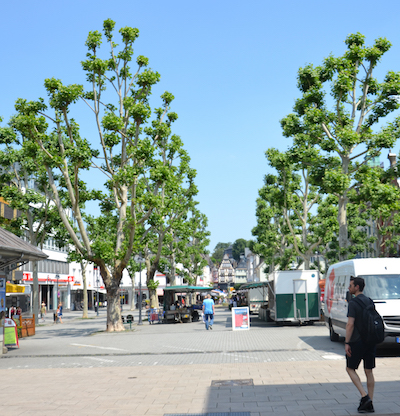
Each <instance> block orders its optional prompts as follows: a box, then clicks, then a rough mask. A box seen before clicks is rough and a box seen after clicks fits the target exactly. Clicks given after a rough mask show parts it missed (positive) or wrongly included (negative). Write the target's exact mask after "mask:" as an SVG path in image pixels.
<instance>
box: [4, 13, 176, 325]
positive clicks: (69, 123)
mask: <svg viewBox="0 0 400 416" xmlns="http://www.w3.org/2000/svg"><path fill="white" fill-rule="evenodd" d="M114 28H115V22H113V21H112V20H110V19H109V20H106V21H104V24H103V35H102V34H101V33H100V32H98V31H93V32H89V35H88V37H87V41H86V46H87V48H88V53H87V56H86V60H84V61H83V62H82V67H83V70H84V72H85V74H86V78H87V81H88V85H89V89H88V90H85V88H84V87H83V85H80V84H72V85H64V84H63V83H62V82H61V81H60V80H58V79H55V78H51V79H46V80H45V89H46V91H47V94H48V103H46V102H45V100H44V99H39V100H36V101H27V100H25V99H19V100H17V103H16V106H15V108H16V112H17V113H16V115H15V116H14V117H13V118H12V119H11V121H10V126H11V127H12V129H13V131H14V133H15V136H16V137H17V136H18V137H24V138H26V139H27V140H26V141H25V146H24V151H25V154H26V155H29V157H33V158H35V159H36V160H37V161H38V164H39V166H40V167H41V172H42V173H43V175H45V177H46V180H47V186H48V192H49V195H50V197H51V199H52V200H53V201H54V203H55V205H56V207H57V209H58V213H59V216H60V218H61V220H62V223H63V226H64V227H65V228H66V230H67V232H68V234H69V236H70V238H71V241H72V243H73V244H74V247H75V249H76V250H77V251H78V252H79V253H80V254H81V255H82V258H84V259H85V260H87V261H90V262H92V263H94V264H96V265H97V266H98V268H99V270H100V274H101V277H102V279H103V282H104V285H105V288H106V291H107V330H108V331H121V330H123V329H124V328H123V325H122V320H121V313H120V307H119V294H118V290H119V284H120V281H121V278H122V273H123V270H124V269H125V268H126V266H127V264H128V262H129V260H130V258H131V257H132V255H134V254H135V252H139V251H140V249H141V245H140V241H139V237H138V235H137V233H138V232H139V230H142V229H143V227H144V226H145V224H147V223H148V220H149V218H150V217H151V215H152V213H153V211H154V209H155V208H156V207H158V206H160V205H161V204H162V189H163V187H164V186H165V183H166V182H168V181H169V180H170V179H171V176H172V173H171V172H170V169H169V165H168V163H166V161H165V160H163V158H162V157H160V153H162V152H163V149H164V146H165V143H166V140H165V138H167V137H170V136H171V124H172V123H173V122H174V121H175V120H176V119H177V115H176V113H174V112H172V111H171V102H172V100H173V98H174V97H173V95H172V94H170V93H169V92H164V93H163V94H162V95H161V106H160V107H158V108H155V109H154V110H153V111H152V108H151V105H150V95H151V93H152V89H153V87H154V85H155V84H157V83H158V82H159V80H160V75H159V74H158V73H157V72H155V71H153V70H152V69H150V68H149V67H148V59H147V58H146V57H144V56H138V57H137V58H136V65H137V69H136V70H135V71H134V70H133V65H134V64H133V62H132V59H133V44H134V42H135V40H136V39H137V37H138V36H139V31H138V29H135V28H131V27H124V28H121V29H120V30H119V34H120V41H121V45H120V46H118V45H117V44H116V43H115V41H114ZM103 39H105V41H106V43H107V44H108V47H109V55H108V57H107V56H106V57H101V56H100V51H101V45H102V41H103ZM78 101H83V102H84V103H86V104H87V108H88V110H89V112H91V113H92V115H93V117H94V118H93V121H94V123H93V128H92V130H91V131H90V129H89V131H90V133H89V134H90V137H91V140H90V141H89V140H88V139H86V138H85V137H83V135H82V134H81V131H80V128H79V125H78V122H77V120H76V119H75V118H74V117H73V116H72V115H75V116H76V117H79V116H83V117H86V115H85V114H84V112H83V111H82V108H81V107H76V106H75V105H74V104H76V103H77V102H78ZM95 136H97V141H96V142H95V141H94V137H95ZM88 172H90V173H91V175H92V176H91V178H92V179H91V180H90V182H89V181H88V180H87V178H88V175H87V174H88ZM93 174H94V175H95V176H93ZM89 202H91V204H92V205H90V204H89ZM93 204H97V205H98V206H99V208H100V213H99V214H98V215H96V214H94V213H93V209H90V207H93ZM150 228H151V227H150ZM150 228H146V230H147V232H148V231H149V230H150ZM144 237H145V232H143V233H142V238H144Z"/></svg>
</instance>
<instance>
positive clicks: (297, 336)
mask: <svg viewBox="0 0 400 416" xmlns="http://www.w3.org/2000/svg"><path fill="white" fill-rule="evenodd" d="M126 313H129V312H124V314H126ZM80 314H81V313H77V312H66V313H65V318H64V322H65V323H64V324H57V325H54V324H52V323H51V322H49V321H47V322H45V323H40V324H39V326H38V327H37V331H36V335H35V336H34V337H30V338H24V339H22V340H21V341H20V348H19V349H10V351H9V352H8V353H7V354H6V355H3V356H0V357H1V358H0V377H1V379H2V380H3V381H4V382H5V385H6V386H7V389H3V390H2V391H1V392H0V415H2V416H3V415H13V416H15V415H39V414H40V415H47V414H49V415H64V414H65V415H67V414H68V415H107V414H113V415H120V414H121V415H137V416H141V415H150V416H156V415H157V416H162V415H172V414H174V415H175V414H179V415H184V414H185V415H196V416H199V415H201V416H204V415H206V414H212V415H216V416H217V415H218V416H220V415H231V414H232V415H234V414H235V413H234V412H237V416H239V413H240V414H241V415H243V416H244V415H246V416H265V415H280V414H284V415H294V416H296V415H301V416H310V415H318V416H320V415H322V416H323V415H350V414H358V413H357V410H356V409H357V405H358V396H357V392H356V390H355V387H354V386H353V385H352V384H351V383H350V381H349V379H348V376H347V374H346V372H345V368H344V366H345V362H344V353H343V350H344V348H343V343H341V342H339V343H332V342H330V341H329V337H328V331H327V329H326V328H325V326H323V325H322V324H321V323H316V324H315V325H313V326H301V327H299V326H283V327H277V326H275V325H274V324H269V323H268V324H267V323H264V322H261V321H259V320H258V319H257V317H252V326H251V329H250V331H239V332H238V331H232V330H231V320H230V314H229V312H228V311H224V310H221V309H217V313H216V320H215V324H214V326H213V330H212V331H206V330H205V328H204V324H202V323H201V322H197V323H191V324H175V325H161V324H154V325H149V324H148V322H144V324H143V325H142V326H138V325H136V324H135V325H133V327H132V330H130V329H129V325H127V331H126V332H124V333H118V334H117V333H114V334H108V333H105V332H104V329H105V311H100V316H99V317H97V316H96V315H95V314H94V313H91V314H90V319H88V320H82V319H80V316H81V315H80ZM134 315H135V322H137V314H136V313H134ZM398 356H399V347H398V346H397V348H393V349H385V350H381V351H380V354H379V357H378V358H377V369H376V371H375V374H376V380H377V386H376V394H375V397H374V403H375V409H376V413H375V414H377V415H383V414H391V415H394V414H400V394H399V392H400V381H399V379H400V377H399V374H400V371H399V370H400V362H399V358H398ZM361 373H362V372H361ZM361 377H363V374H361ZM362 379H363V378H362ZM364 379H365V377H364ZM364 379H363V380H364ZM243 380H252V382H251V383H250V385H243ZM213 381H220V383H214V384H217V386H215V385H214V386H212V385H211V384H212V382H213ZM224 381H225V383H224ZM225 384H226V386H225ZM10 392H18V393H16V394H10ZM18 397H19V399H18ZM21 398H23V399H21ZM231 412H232V413H231Z"/></svg>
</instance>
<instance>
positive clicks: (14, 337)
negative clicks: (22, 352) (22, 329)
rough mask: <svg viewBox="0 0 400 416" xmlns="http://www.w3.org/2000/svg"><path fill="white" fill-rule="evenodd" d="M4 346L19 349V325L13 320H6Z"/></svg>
mask: <svg viewBox="0 0 400 416" xmlns="http://www.w3.org/2000/svg"><path fill="white" fill-rule="evenodd" d="M3 330H4V332H3V334H4V338H3V339H4V346H5V347H18V348H19V342H18V331H17V325H16V323H15V322H14V321H13V320H12V319H8V318H6V319H4V328H3Z"/></svg>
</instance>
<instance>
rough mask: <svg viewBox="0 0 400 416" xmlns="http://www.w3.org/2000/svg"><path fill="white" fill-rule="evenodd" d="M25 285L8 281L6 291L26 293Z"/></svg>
mask: <svg viewBox="0 0 400 416" xmlns="http://www.w3.org/2000/svg"><path fill="white" fill-rule="evenodd" d="M24 292H25V286H22V285H14V284H12V283H8V282H6V293H24Z"/></svg>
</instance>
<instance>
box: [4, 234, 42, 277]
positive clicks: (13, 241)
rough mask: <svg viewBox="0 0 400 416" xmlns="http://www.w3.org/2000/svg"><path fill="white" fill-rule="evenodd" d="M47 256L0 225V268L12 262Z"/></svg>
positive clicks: (39, 258) (23, 261)
mask: <svg viewBox="0 0 400 416" xmlns="http://www.w3.org/2000/svg"><path fill="white" fill-rule="evenodd" d="M47 257H48V256H47V254H44V253H43V252H42V251H41V250H39V249H38V248H37V247H35V246H33V245H32V244H30V243H27V242H26V241H24V240H22V239H21V238H19V237H17V236H16V235H14V234H13V233H10V232H9V231H7V230H5V229H4V228H1V227H0V269H2V270H3V269H5V268H6V267H7V266H10V265H11V264H13V263H16V264H17V263H21V262H22V263H26V262H27V261H35V260H44V259H46V258H47Z"/></svg>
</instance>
